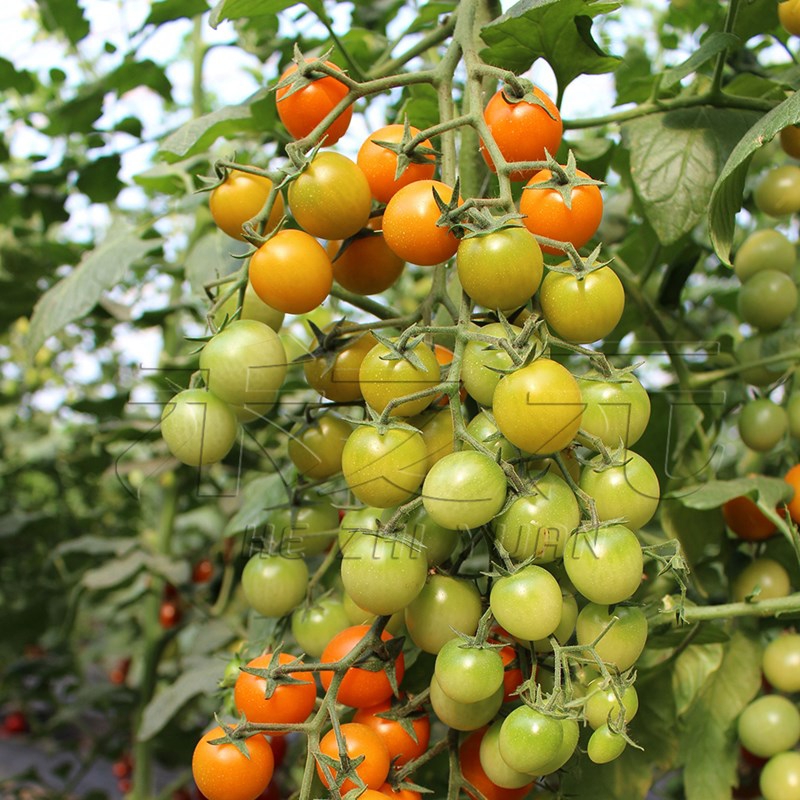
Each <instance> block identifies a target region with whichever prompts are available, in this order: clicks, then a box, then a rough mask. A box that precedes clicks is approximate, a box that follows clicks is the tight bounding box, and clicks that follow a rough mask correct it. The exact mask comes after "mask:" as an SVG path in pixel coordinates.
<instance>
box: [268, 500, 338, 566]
mask: <svg viewBox="0 0 800 800" xmlns="http://www.w3.org/2000/svg"><path fill="white" fill-rule="evenodd" d="M269 521H270V524H271V525H272V539H273V541H274V542H275V543H276V544H279V546H280V547H279V549H280V553H281V555H284V556H300V557H308V556H316V555H319V554H320V553H322V552H324V551H325V550H326V548H327V547H328V546H329V545H330V544H331V543H332V542H333V540H334V539H335V538H336V531H337V530H338V527H339V512H338V510H337V509H336V508H334V506H332V505H331V502H330V500H329V499H327V498H320V499H318V500H316V501H314V500H310V499H309V500H307V501H306V502H305V503H304V504H303V505H302V506H292V507H290V508H279V509H277V510H275V511H273V512H272V514H271V515H270V520H269Z"/></svg>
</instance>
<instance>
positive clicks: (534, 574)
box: [489, 565, 563, 641]
mask: <svg viewBox="0 0 800 800" xmlns="http://www.w3.org/2000/svg"><path fill="white" fill-rule="evenodd" d="M489 604H490V606H491V609H492V614H493V615H494V618H495V619H496V620H497V623H498V624H499V625H501V626H502V627H503V628H505V630H507V631H508V632H509V633H510V634H511V635H512V636H514V637H515V638H517V639H523V640H525V641H535V640H536V639H544V638H545V637H547V636H550V634H551V633H553V631H555V629H556V628H557V627H558V625H559V623H560V621H561V609H562V607H563V599H562V596H561V587H560V586H559V585H558V581H556V579H555V578H554V577H553V576H552V575H551V574H550V573H549V572H548V571H547V570H546V569H544V568H542V567H537V566H535V565H531V566H527V567H523V568H522V569H520V570H518V571H517V572H515V573H513V574H512V575H506V576H504V577H502V578H498V579H497V580H496V581H495V583H494V585H493V586H492V591H491V594H490V599H489Z"/></svg>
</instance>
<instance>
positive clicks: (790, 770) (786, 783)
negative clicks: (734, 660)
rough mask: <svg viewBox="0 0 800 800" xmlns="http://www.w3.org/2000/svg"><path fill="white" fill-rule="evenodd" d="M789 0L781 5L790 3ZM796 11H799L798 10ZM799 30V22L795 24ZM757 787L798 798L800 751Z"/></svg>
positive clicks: (774, 763) (764, 773) (775, 799)
mask: <svg viewBox="0 0 800 800" xmlns="http://www.w3.org/2000/svg"><path fill="white" fill-rule="evenodd" d="M791 4H792V1H791V0H790V1H789V2H787V3H781V4H780V5H779V6H778V10H779V11H780V8H781V5H791ZM797 13H800V11H798V12H797ZM797 29H798V30H800V23H798V25H797ZM759 787H760V789H761V794H763V795H764V800H800V753H797V752H789V753H778V755H776V756H773V757H772V758H771V759H770V760H769V761H768V762H767V764H766V766H765V767H764V769H763V770H761V777H760V778H759Z"/></svg>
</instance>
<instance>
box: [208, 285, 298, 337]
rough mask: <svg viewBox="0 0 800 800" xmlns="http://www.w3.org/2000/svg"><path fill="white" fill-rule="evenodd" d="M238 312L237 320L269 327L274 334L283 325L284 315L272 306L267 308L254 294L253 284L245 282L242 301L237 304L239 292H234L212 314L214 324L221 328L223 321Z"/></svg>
mask: <svg viewBox="0 0 800 800" xmlns="http://www.w3.org/2000/svg"><path fill="white" fill-rule="evenodd" d="M237 311H238V312H239V315H238V317H237V319H246V320H254V321H255V322H262V323H264V325H269V327H270V328H272V330H274V331H275V332H276V333H277V332H278V331H280V329H281V325H283V320H284V316H285V315H284V313H283V311H278V309H276V308H272V306H268V305H267V304H266V303H265V302H264V301H263V300H262V299H261V298H260V297H259V296H258V295H257V294H256V292H255V289H253V284H252V283H250V281H248V282H247V286H246V287H245V290H244V300H243V301H242V303H241V306H240V304H239V292H234V293H233V294H232V295H231V296H230V297H229V298H228V299H227V300H226V301H225V302H224V303H223V304H222V305H221V306H220V307H219V308H218V309H217V310H216V312H215V313H214V324H215V325H216V326H217V327H218V328H221V327H222V325H223V323H224V322H225V319H226V317H227V319H228V320H231V319H233V316H234V314H236V312H237Z"/></svg>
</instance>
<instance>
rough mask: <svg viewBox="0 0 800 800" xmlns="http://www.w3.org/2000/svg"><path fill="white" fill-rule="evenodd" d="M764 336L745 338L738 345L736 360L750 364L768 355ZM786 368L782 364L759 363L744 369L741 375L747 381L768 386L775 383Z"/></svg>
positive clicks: (755, 384) (754, 384)
mask: <svg viewBox="0 0 800 800" xmlns="http://www.w3.org/2000/svg"><path fill="white" fill-rule="evenodd" d="M764 344H765V342H764V337H763V336H758V335H756V336H751V337H749V338H747V339H744V340H743V341H742V342H740V343H739V345H738V346H737V347H736V360H737V361H738V362H739V364H750V363H753V362H755V361H760V360H761V359H762V358H764V357H765V356H767V355H768V353H767V352H766V351H765V348H764ZM783 371H784V368H783V367H781V366H780V365H775V364H773V365H771V366H770V365H767V364H758V365H756V366H753V367H749V368H748V369H745V370H742V371H741V372H740V373H739V375H740V376H741V378H742V380H743V381H745V382H746V383H750V384H752V385H753V386H768V385H769V384H770V383H774V382H775V381H776V380H778V378H780V376H781V375H782V374H783Z"/></svg>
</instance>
